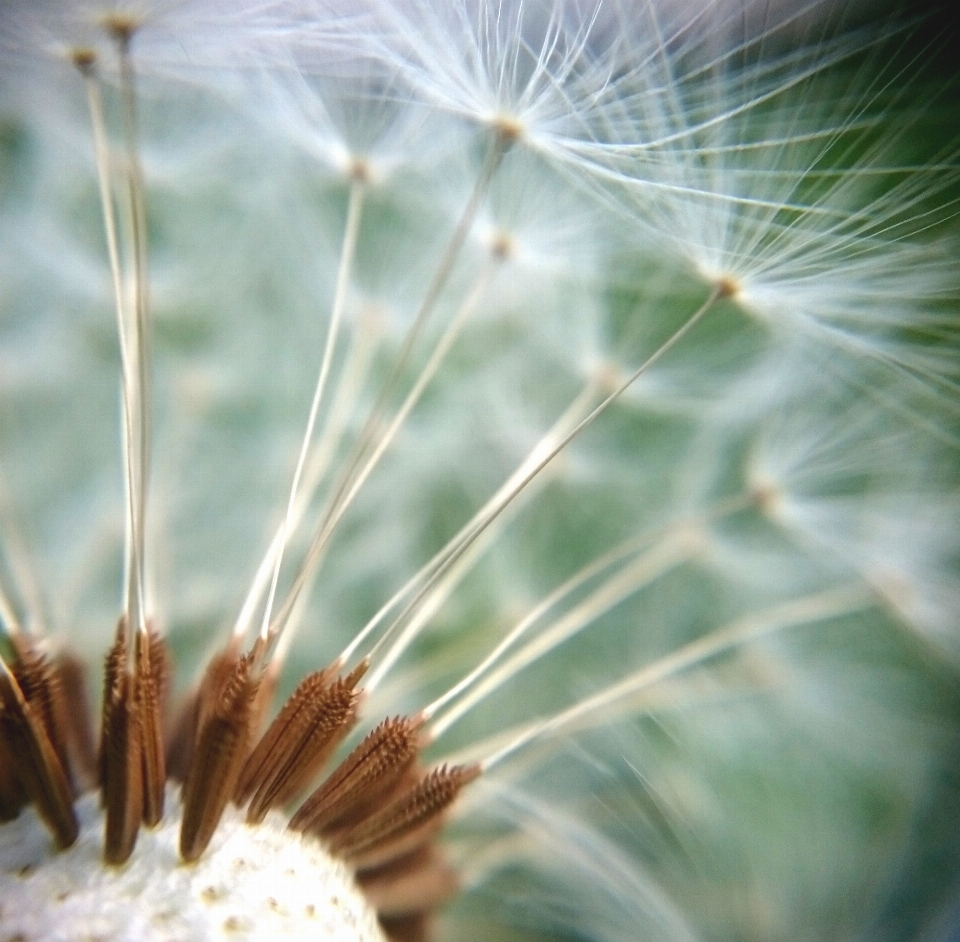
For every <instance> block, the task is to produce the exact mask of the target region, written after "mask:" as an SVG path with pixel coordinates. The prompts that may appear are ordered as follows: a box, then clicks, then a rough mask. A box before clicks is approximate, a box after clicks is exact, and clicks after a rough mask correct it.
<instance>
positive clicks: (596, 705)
mask: <svg viewBox="0 0 960 942" xmlns="http://www.w3.org/2000/svg"><path fill="white" fill-rule="evenodd" d="M874 602H875V599H874V597H873V596H872V594H871V593H870V592H868V591H867V590H866V589H865V588H864V587H863V586H860V585H855V586H843V587H841V588H838V589H829V590H827V591H825V592H820V593H816V594H814V595H809V596H806V597H804V598H801V599H794V600H792V601H790V602H784V603H782V604H780V605H777V606H774V607H773V608H770V609H767V610H766V611H763V612H759V613H756V614H753V615H748V616H746V617H744V618H741V619H738V620H737V621H735V622H732V623H731V624H728V625H726V626H724V627H722V628H718V629H717V630H716V631H712V632H710V634H708V635H705V636H704V637H702V638H698V639H697V640H696V641H692V642H690V643H689V644H686V645H684V646H683V647H681V648H679V649H678V650H676V651H674V652H673V653H672V654H668V655H667V656H666V657H663V658H661V659H660V660H658V661H655V662H654V663H653V664H649V665H647V666H646V667H643V668H641V669H640V670H638V671H636V672H635V673H633V674H630V675H629V676H628V677H626V678H624V679H623V680H621V681H620V682H619V683H616V684H613V685H611V686H609V687H607V688H606V689H604V690H601V691H600V692H599V693H597V694H594V695H593V696H591V697H588V698H586V699H585V700H581V701H580V702H579V703H576V704H574V705H573V706H572V707H569V708H568V709H566V710H564V711H562V712H561V713H558V714H557V715H556V716H554V717H552V718H550V719H547V720H544V721H543V722H542V723H538V724H535V725H534V726H532V727H531V728H529V729H528V730H526V731H525V732H524V733H522V734H521V735H520V736H519V737H517V738H516V739H515V740H514V741H513V742H511V743H509V744H508V745H506V746H504V747H503V748H501V749H500V750H498V751H496V752H494V753H493V754H492V755H489V756H487V758H485V759H484V760H483V761H482V763H481V764H482V766H483V769H484V771H487V770H489V769H491V768H493V767H494V766H495V765H498V764H499V763H500V762H502V761H503V760H504V759H506V758H508V757H509V756H510V755H512V754H513V753H515V752H517V751H518V750H519V749H521V748H523V747H524V746H526V745H528V744H529V743H531V742H533V741H535V740H538V739H543V738H544V737H546V736H548V735H555V734H557V733H560V732H562V731H564V730H566V729H569V728H570V727H572V726H574V725H576V726H578V728H583V727H582V724H584V723H585V722H586V721H587V720H589V718H590V717H591V716H597V715H599V714H602V713H604V711H606V710H607V709H609V708H610V707H611V706H614V705H618V704H624V703H626V704H629V702H630V699H631V698H632V697H635V696H636V695H638V694H639V693H641V692H642V691H643V690H645V689H646V688H648V687H650V686H652V685H653V684H655V683H659V682H661V681H664V680H668V679H670V678H672V677H675V676H676V675H677V674H679V673H681V672H682V671H686V670H689V669H690V668H691V667H696V666H699V665H700V664H703V663H705V662H706V661H709V660H711V659H712V658H715V657H717V656H718V655H720V654H723V653H725V652H727V651H730V650H733V649H735V648H738V647H740V646H742V645H744V644H747V643H748V642H750V641H757V640H759V639H761V638H763V637H765V636H767V635H770V634H774V633H775V632H778V631H782V630H783V629H785V628H796V627H800V626H801V625H808V624H813V623H816V622H821V621H828V620H830V619H833V618H839V617H841V616H843V615H849V614H852V613H854V612H857V611H861V610H863V609H864V608H866V607H868V606H869V605H872V604H874Z"/></svg>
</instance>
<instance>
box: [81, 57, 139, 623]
mask: <svg viewBox="0 0 960 942" xmlns="http://www.w3.org/2000/svg"><path fill="white" fill-rule="evenodd" d="M79 68H80V70H81V74H82V75H83V80H84V86H85V88H86V91H87V105H88V108H89V111H90V124H91V127H92V131H93V143H94V153H95V156H96V163H97V182H98V185H99V190H100V208H101V212H102V215H103V226H104V232H105V235H106V241H107V257H108V259H109V263H110V277H111V282H112V284H113V295H114V308H115V312H116V321H117V335H118V338H119V346H120V375H121V383H120V388H121V401H122V410H123V463H124V469H125V473H124V481H125V485H126V504H127V513H126V526H125V531H126V534H125V545H124V555H125V565H124V589H123V594H124V599H125V603H124V606H125V610H126V612H127V624H128V625H132V624H133V621H132V615H133V614H134V608H135V600H138V599H139V590H138V589H137V588H136V586H137V585H138V584H139V572H140V566H139V558H138V551H137V540H136V524H135V521H136V518H137V507H138V498H137V472H136V466H135V457H134V446H133V442H134V440H135V431H134V426H135V424H136V419H135V417H134V412H135V405H134V400H135V398H136V393H135V385H136V384H135V381H134V379H133V372H134V370H133V366H132V365H131V362H130V341H129V337H128V331H127V316H126V311H125V307H126V305H125V301H124V290H123V272H122V269H121V265H120V249H119V239H118V236H117V219H116V211H115V208H114V204H113V197H112V195H111V185H110V165H111V163H112V161H111V157H110V145H109V143H108V141H107V132H106V121H105V119H104V112H103V96H102V94H101V91H100V81H99V79H98V78H97V74H96V71H95V69H94V65H93V62H92V61H88V62H86V63H85V64H83V65H80V66H79Z"/></svg>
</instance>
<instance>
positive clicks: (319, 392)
mask: <svg viewBox="0 0 960 942" xmlns="http://www.w3.org/2000/svg"><path fill="white" fill-rule="evenodd" d="M364 190H365V187H364V184H363V181H362V180H354V181H353V183H352V184H351V186H350V200H349V203H348V205H347V221H346V225H345V226H344V232H343V247H342V249H341V252H340V265H339V268H338V271H337V283H336V289H335V291H334V296H333V308H332V310H331V313H330V323H329V325H328V327H327V339H326V343H325V344H324V350H323V360H322V362H321V364H320V374H319V376H318V377H317V386H316V389H315V390H314V393H313V402H312V403H311V404H310V416H309V418H308V419H307V428H306V431H305V432H304V435H303V444H302V445H301V446H300V456H299V458H298V459H297V468H296V471H294V474H293V484H292V485H291V486H290V498H289V500H288V501H287V512H286V515H285V516H284V519H283V526H282V528H281V536H280V548H279V550H278V551H277V554H276V560H275V562H274V564H273V576H272V577H271V580H270V591H269V593H268V595H267V603H266V605H265V606H264V609H263V622H262V624H261V626H260V637H262V638H263V639H264V640H266V637H267V633H268V630H269V628H270V615H271V613H272V611H273V601H274V597H275V596H276V592H277V580H278V579H279V578H280V565H281V563H282V562H283V551H284V547H285V546H286V542H287V536H288V534H289V532H290V526H291V522H292V520H293V516H294V504H295V502H296V499H297V490H298V488H299V486H300V477H301V475H302V474H303V467H304V464H305V462H306V460H307V452H308V451H309V449H310V441H311V439H312V438H313V430H314V426H315V425H316V422H317V414H318V412H319V410H320V403H321V401H322V400H323V393H324V390H325V389H326V385H327V377H328V375H329V373H330V364H331V363H332V361H333V351H334V347H335V346H336V342H337V335H338V333H339V330H340V321H341V320H342V317H343V309H344V305H345V303H346V297H347V288H348V286H349V284H350V273H351V271H352V268H353V257H354V254H355V252H356V247H357V234H358V233H359V231H360V213H361V209H362V207H363V195H364Z"/></svg>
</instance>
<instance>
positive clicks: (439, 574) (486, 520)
mask: <svg viewBox="0 0 960 942" xmlns="http://www.w3.org/2000/svg"><path fill="white" fill-rule="evenodd" d="M726 293H727V292H726V291H725V290H724V288H723V287H722V286H717V287H716V288H714V290H713V291H712V292H711V294H710V297H709V298H707V300H706V301H704V303H703V304H702V305H701V306H700V307H699V308H698V309H697V310H696V311H694V313H693V314H691V315H690V317H689V318H687V320H686V321H685V322H684V323H683V324H682V325H681V326H680V327H679V328H678V329H677V330H676V331H674V333H673V334H671V336H670V337H669V338H667V340H665V341H664V342H663V343H662V344H661V345H660V346H659V347H658V348H657V350H655V351H654V352H653V353H652V354H651V355H650V356H649V357H648V358H647V359H646V360H645V361H644V362H643V363H642V364H641V365H640V366H639V367H638V368H637V369H636V370H635V371H634V372H633V373H632V374H631V375H630V376H629V377H628V378H627V379H626V380H625V381H624V382H623V383H621V384H620V386H618V387H617V388H616V389H615V390H614V391H613V392H612V393H610V394H609V395H608V396H607V397H606V398H605V399H603V400H602V401H601V402H600V404H599V405H598V406H596V407H595V408H594V409H593V411H592V412H590V413H589V414H588V415H587V416H586V417H585V418H584V419H582V420H581V421H580V422H579V423H578V424H577V425H576V426H575V427H574V428H573V429H572V430H571V431H570V432H569V433H568V434H567V435H566V436H564V438H563V439H562V440H561V441H560V443H559V444H558V445H556V446H555V447H554V448H553V449H551V450H550V452H549V453H548V454H547V455H546V456H545V457H544V458H542V459H541V460H540V461H538V462H537V463H536V464H535V465H534V466H533V468H532V469H531V470H529V471H528V472H527V473H526V474H525V475H524V476H523V477H522V478H521V479H520V480H519V482H518V483H517V484H516V485H515V486H514V487H513V488H512V490H510V491H509V492H508V493H506V494H505V495H504V497H503V498H502V500H501V501H500V502H499V503H498V505H496V506H495V507H493V508H492V509H491V511H490V512H489V513H488V514H487V515H486V516H484V517H483V518H482V519H480V520H479V521H478V523H477V524H476V526H474V527H473V529H472V530H471V531H470V532H469V533H468V534H467V535H466V536H465V537H464V538H463V540H462V541H461V542H460V543H459V545H458V546H457V547H456V548H455V549H453V550H452V551H451V552H450V553H449V555H447V557H446V558H445V560H444V561H443V563H442V564H441V565H439V566H438V567H437V568H436V569H435V571H434V572H433V573H432V574H431V575H430V577H429V578H428V579H427V581H426V583H425V584H424V585H423V586H422V587H421V589H420V590H419V591H418V592H417V594H416V595H414V597H413V598H412V599H411V600H410V601H409V602H408V603H407V605H406V607H405V608H404V609H403V611H401V612H400V614H399V615H398V616H397V617H396V618H395V619H394V621H393V622H392V623H391V625H390V626H389V627H388V628H387V630H386V631H385V632H384V636H383V637H382V638H381V639H380V641H379V642H378V643H377V646H376V648H377V649H378V648H379V647H380V645H382V644H383V643H384V641H385V639H386V638H387V637H389V636H390V635H391V634H393V632H394V631H396V629H397V628H398V627H399V625H401V624H402V623H403V622H404V621H405V620H406V619H407V618H408V617H409V616H410V614H411V613H412V612H413V611H414V610H415V609H416V607H417V606H418V605H419V604H420V603H421V602H422V601H423V599H424V598H425V597H426V596H427V595H428V593H429V592H430V591H432V589H433V587H434V586H435V585H436V584H437V582H438V581H439V580H440V579H442V578H443V576H444V574H445V573H446V572H447V570H448V569H450V567H451V566H453V565H454V564H455V563H456V562H457V560H458V559H459V558H460V557H461V556H462V555H463V554H464V553H465V552H466V551H467V550H468V549H469V547H470V545H471V544H472V543H473V542H474V540H476V539H477V538H479V537H480V536H481V535H482V534H483V532H484V531H485V530H486V529H487V528H488V527H489V526H490V525H491V524H492V523H493V522H494V521H495V520H496V519H497V517H498V516H499V515H500V514H501V513H503V511H504V510H505V509H506V508H507V507H508V506H509V505H510V503H511V502H512V501H514V500H515V499H516V498H517V497H518V496H519V495H520V494H521V493H523V491H524V490H525V489H526V488H527V486H528V485H529V484H530V482H531V481H533V480H534V478H536V477H537V475H538V474H539V473H540V472H541V471H542V470H543V469H544V468H545V467H546V466H547V465H548V464H550V462H551V461H553V459H554V458H556V456H557V455H558V454H560V452H561V451H563V449H564V448H566V447H567V445H569V444H570V442H571V441H573V439H574V438H576V437H577V435H579V434H580V432H582V431H583V430H584V429H585V428H587V426H589V425H590V424H591V423H592V422H593V421H594V420H595V419H596V418H597V417H598V416H600V415H601V414H602V413H603V412H604V410H606V409H607V408H608V407H609V406H610V405H611V403H613V402H614V401H616V400H617V399H618V398H619V397H620V396H621V395H623V393H624V392H625V391H626V390H627V389H628V388H629V387H630V386H631V385H632V384H633V383H634V382H636V380H637V379H639V378H640V376H642V375H643V373H645V372H646V371H647V370H648V369H649V368H650V367H651V366H653V365H654V364H655V363H656V362H657V361H658V360H659V359H660V358H661V357H662V356H664V355H665V354H666V353H667V351H668V350H670V349H671V348H672V347H673V346H674V345H675V344H676V343H678V342H679V341H680V339H681V338H682V337H684V336H686V334H687V333H688V332H689V331H690V330H692V329H693V327H694V326H695V325H696V324H697V323H699V321H700V320H701V319H702V318H703V316H704V315H705V314H706V313H707V311H709V310H710V308H711V307H713V305H714V304H715V303H716V302H717V300H719V299H720V298H721V297H724V296H725V295H726ZM375 651H376V649H375V650H374V651H373V652H371V655H370V656H371V657H372V656H373V654H374V653H375Z"/></svg>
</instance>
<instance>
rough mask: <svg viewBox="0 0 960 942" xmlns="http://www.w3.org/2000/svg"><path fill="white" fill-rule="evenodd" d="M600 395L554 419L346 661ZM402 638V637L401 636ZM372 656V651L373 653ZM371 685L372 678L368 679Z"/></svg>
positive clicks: (590, 391)
mask: <svg viewBox="0 0 960 942" xmlns="http://www.w3.org/2000/svg"><path fill="white" fill-rule="evenodd" d="M595 395H596V391H595V387H594V384H592V383H591V384H588V385H587V386H586V387H585V388H584V389H583V391H582V392H581V393H580V394H579V395H578V396H577V397H576V399H575V400H574V401H573V403H571V405H570V406H569V407H568V408H567V409H566V411H565V412H564V414H563V415H562V416H561V417H560V419H558V420H557V422H555V423H554V425H553V427H552V428H551V429H550V430H549V431H548V432H547V434H546V435H544V436H543V438H541V439H540V441H539V442H537V444H536V445H535V446H534V448H533V450H532V451H531V452H530V454H529V455H527V457H526V458H525V459H524V461H523V462H522V463H521V464H520V466H519V467H518V468H517V470H516V471H514V473H513V474H512V475H510V477H509V478H508V479H507V480H506V481H505V482H504V483H503V484H502V485H501V486H500V488H499V489H498V490H497V492H496V493H495V494H494V495H493V497H491V498H490V500H488V501H487V503H486V504H484V505H483V507H481V508H480V510H478V511H477V513H475V514H474V515H473V517H471V518H470V520H469V521H468V522H467V523H466V524H465V525H464V526H463V527H461V528H460V530H459V532H458V533H457V534H456V535H455V536H453V537H452V538H451V539H450V540H448V541H447V543H446V545H445V546H444V547H443V548H442V549H440V550H439V551H438V552H437V553H435V554H434V556H433V557H432V558H431V559H430V560H429V561H428V562H427V563H425V564H424V565H423V566H422V567H421V568H420V569H419V571H418V572H416V573H415V574H414V575H413V576H411V577H410V579H408V580H407V582H406V583H405V584H404V585H403V586H401V587H400V588H399V589H398V590H397V591H396V592H395V593H394V594H393V595H392V596H391V598H390V599H388V600H387V602H385V603H384V605H382V606H381V608H380V609H379V611H378V612H377V613H376V614H375V615H374V616H373V618H371V619H370V621H368V622H367V624H366V625H364V627H363V629H362V630H361V631H360V632H358V634H357V635H356V636H355V637H354V639H353V641H351V642H350V644H349V645H348V646H347V648H346V649H345V650H344V652H343V654H342V655H341V657H342V659H343V660H344V661H349V660H350V658H352V657H353V655H354V653H355V652H356V650H357V648H359V647H360V645H361V644H362V643H363V642H364V641H366V639H367V638H368V637H369V636H370V635H371V634H372V632H373V631H374V630H375V629H376V628H377V627H378V626H379V625H380V623H381V622H382V621H383V620H384V618H386V616H387V615H388V614H389V613H390V612H391V611H393V609H394V608H396V607H397V605H399V604H400V602H401V601H402V600H403V599H404V598H406V597H407V596H409V595H410V593H411V592H412V591H413V590H414V589H415V588H416V587H417V586H418V585H420V584H422V583H423V582H424V581H425V580H427V579H428V578H429V577H430V576H431V575H432V574H433V573H435V572H436V571H437V570H438V569H439V568H440V567H441V566H442V565H443V564H444V563H445V562H446V560H447V559H449V558H450V556H451V555H452V554H453V553H454V552H455V551H456V550H457V549H458V548H459V547H460V546H461V545H462V543H463V542H464V540H466V539H467V538H468V537H469V535H470V533H471V532H472V531H473V530H474V528H475V527H476V524H477V522H478V521H480V520H481V519H484V518H485V517H486V516H487V515H488V514H489V513H490V511H491V510H492V509H493V508H494V507H496V506H497V505H499V504H500V503H501V502H502V500H503V498H504V496H505V495H506V494H508V493H509V492H510V491H512V490H513V488H514V486H515V482H516V481H518V480H520V479H522V478H523V477H524V475H525V474H526V471H527V469H528V468H529V467H531V466H532V465H534V464H536V463H537V462H538V461H539V460H540V456H541V455H543V454H544V453H545V452H546V451H548V450H549V449H550V448H552V447H553V443H554V442H556V441H558V440H559V438H560V437H562V436H563V435H564V434H565V430H566V429H569V428H570V426H571V424H572V423H574V422H576V421H577V420H578V419H579V418H580V417H581V416H582V415H583V413H584V410H585V409H586V407H587V404H588V403H589V402H591V401H592V400H593V399H594V398H595ZM401 640H402V639H401ZM400 643H401V641H398V642H397V644H400ZM392 654H393V651H392V649H391V651H390V652H389V653H388V654H387V658H391V657H392ZM370 656H372V653H371V655H370ZM367 683H368V685H369V680H368V682H367Z"/></svg>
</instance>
